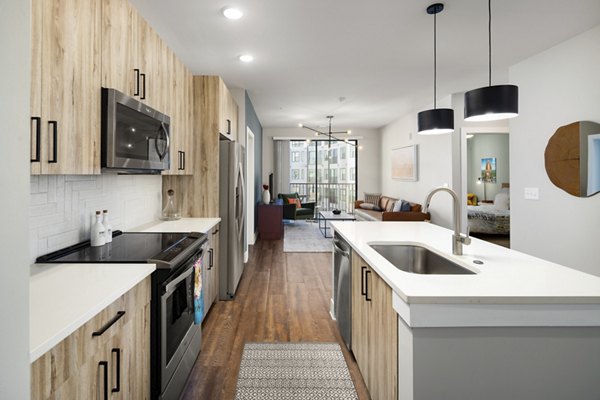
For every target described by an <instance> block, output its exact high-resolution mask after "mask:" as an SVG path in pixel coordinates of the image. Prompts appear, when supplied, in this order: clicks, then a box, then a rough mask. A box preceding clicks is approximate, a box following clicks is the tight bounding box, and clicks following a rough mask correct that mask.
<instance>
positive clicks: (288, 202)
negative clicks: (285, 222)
mask: <svg viewBox="0 0 600 400" xmlns="http://www.w3.org/2000/svg"><path fill="white" fill-rule="evenodd" d="M277 198H279V199H282V200H283V219H291V220H297V219H312V218H314V216H315V203H314V202H306V203H302V202H301V201H300V196H299V195H298V193H279V194H278V195H277Z"/></svg>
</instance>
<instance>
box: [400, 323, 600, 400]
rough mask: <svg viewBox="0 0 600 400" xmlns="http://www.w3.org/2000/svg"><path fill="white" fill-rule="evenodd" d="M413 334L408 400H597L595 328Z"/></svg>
mask: <svg viewBox="0 0 600 400" xmlns="http://www.w3.org/2000/svg"><path fill="white" fill-rule="evenodd" d="M399 324H400V326H401V327H402V325H403V323H402V321H400V322H399ZM399 332H400V333H406V329H403V328H401V329H400V331H399ZM412 335H413V337H412V345H413V348H412V356H413V374H414V375H413V376H414V387H413V390H414V397H413V398H411V400H431V399H444V400H465V399H485V400H506V399H511V400H565V399H577V400H597V399H598V394H599V390H598V388H599V377H600V375H599V374H600V340H598V338H599V337H600V328H598V327H593V328H591V327H590V328H586V327H576V328H571V327H564V328H551V327H547V328H545V327H536V328H520V327H515V328H500V327H496V328H425V329H412ZM408 341H409V342H410V341H411V340H410V339H409V340H408ZM403 356H404V355H403V354H401V353H399V357H403ZM408 356H410V352H409V354H408ZM404 398H405V397H402V396H401V397H400V399H404Z"/></svg>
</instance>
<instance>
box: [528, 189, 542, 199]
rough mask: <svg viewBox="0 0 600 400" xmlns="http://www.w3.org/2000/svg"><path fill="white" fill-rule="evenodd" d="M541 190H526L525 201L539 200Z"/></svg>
mask: <svg viewBox="0 0 600 400" xmlns="http://www.w3.org/2000/svg"><path fill="white" fill-rule="evenodd" d="M539 199H540V189H538V188H525V200H539Z"/></svg>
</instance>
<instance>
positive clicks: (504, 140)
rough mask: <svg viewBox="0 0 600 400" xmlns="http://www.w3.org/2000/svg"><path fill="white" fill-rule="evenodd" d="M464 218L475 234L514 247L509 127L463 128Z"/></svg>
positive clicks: (462, 178)
mask: <svg viewBox="0 0 600 400" xmlns="http://www.w3.org/2000/svg"><path fill="white" fill-rule="evenodd" d="M461 134H462V137H461V139H462V145H461V150H462V151H461V154H462V157H461V166H462V168H461V180H462V185H461V189H462V190H461V191H462V193H461V198H462V199H463V200H462V201H464V202H465V203H463V204H464V205H466V207H465V206H464V205H463V207H461V208H462V209H463V212H462V214H463V215H462V218H463V222H464V225H463V226H468V227H469V230H470V234H471V236H473V237H476V238H479V239H482V240H485V241H488V242H491V243H494V244H497V245H500V246H504V247H509V248H510V173H511V172H510V149H509V134H508V127H498V128H475V127H473V128H467V129H466V128H463V129H462V130H461Z"/></svg>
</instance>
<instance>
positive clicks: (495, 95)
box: [465, 0, 519, 121]
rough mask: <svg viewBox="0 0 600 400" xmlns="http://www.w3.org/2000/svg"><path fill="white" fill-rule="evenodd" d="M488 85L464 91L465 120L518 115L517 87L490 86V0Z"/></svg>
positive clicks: (490, 12)
mask: <svg viewBox="0 0 600 400" xmlns="http://www.w3.org/2000/svg"><path fill="white" fill-rule="evenodd" d="M488 77H489V81H488V86H484V87H481V88H479V89H473V90H470V91H468V92H466V93H465V121H497V120H500V119H508V118H514V117H516V116H517V115H519V88H518V87H517V86H515V85H495V86H492V0H488Z"/></svg>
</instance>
